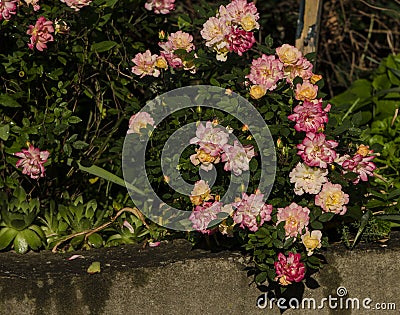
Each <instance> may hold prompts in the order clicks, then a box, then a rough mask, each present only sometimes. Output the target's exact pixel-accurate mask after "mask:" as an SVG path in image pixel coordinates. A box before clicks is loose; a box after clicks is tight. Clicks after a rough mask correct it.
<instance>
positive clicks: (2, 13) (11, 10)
mask: <svg viewBox="0 0 400 315" xmlns="http://www.w3.org/2000/svg"><path fill="white" fill-rule="evenodd" d="M17 3H18V1H17V0H0V21H1V20H9V19H11V16H12V15H14V14H16V13H17Z"/></svg>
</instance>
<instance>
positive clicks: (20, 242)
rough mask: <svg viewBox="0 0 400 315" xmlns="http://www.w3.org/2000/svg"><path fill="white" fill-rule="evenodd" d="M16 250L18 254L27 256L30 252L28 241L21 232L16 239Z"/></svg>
mask: <svg viewBox="0 0 400 315" xmlns="http://www.w3.org/2000/svg"><path fill="white" fill-rule="evenodd" d="M14 250H15V251H16V252H17V253H18V254H25V253H26V252H27V251H28V250H29V245H28V241H27V240H26V239H25V237H24V236H23V234H22V233H21V232H19V233H18V234H17V235H16V236H15V238H14Z"/></svg>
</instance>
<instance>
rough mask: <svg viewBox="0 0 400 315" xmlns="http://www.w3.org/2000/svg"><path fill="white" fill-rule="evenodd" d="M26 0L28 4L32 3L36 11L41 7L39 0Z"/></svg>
mask: <svg viewBox="0 0 400 315" xmlns="http://www.w3.org/2000/svg"><path fill="white" fill-rule="evenodd" d="M24 1H25V3H26V4H27V5H28V6H29V5H32V7H33V10H34V11H38V10H39V9H40V5H39V4H38V2H39V0H24Z"/></svg>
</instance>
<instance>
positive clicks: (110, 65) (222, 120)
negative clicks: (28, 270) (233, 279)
mask: <svg viewBox="0 0 400 315" xmlns="http://www.w3.org/2000/svg"><path fill="white" fill-rule="evenodd" d="M0 10H1V15H0V17H2V20H3V21H2V24H1V26H0V34H1V43H2V45H1V48H0V61H1V64H2V67H1V68H0V76H1V78H2V82H3V84H2V88H1V94H0V115H1V116H0V118H1V120H0V139H1V142H0V151H1V154H2V156H3V163H2V167H1V170H0V172H1V173H0V174H1V176H0V186H1V187H2V189H3V190H5V192H6V195H5V197H4V200H5V202H3V203H2V213H6V212H9V211H13V212H19V213H21V215H22V216H24V215H28V214H27V213H26V211H27V210H26V209H24V207H23V206H22V205H21V206H20V208H18V207H15V206H14V207H13V208H12V209H11V208H9V207H8V204H10V203H11V201H9V200H13V198H15V196H14V197H13V192H15V191H16V190H17V188H18V187H23V188H24V189H25V190H26V191H27V192H28V195H27V196H26V199H27V200H33V198H38V200H40V211H39V212H35V213H34V215H32V214H29V217H30V218H31V217H32V216H33V217H34V218H35V219H34V220H35V221H29V222H30V223H32V224H33V222H34V223H35V225H34V226H35V227H34V229H35V231H37V235H40V236H42V235H43V237H41V242H42V243H41V244H40V245H41V246H43V247H46V248H52V249H53V250H54V251H57V250H58V249H62V250H73V249H77V248H90V247H99V246H104V245H105V246H112V245H118V244H124V243H132V242H141V241H148V242H150V243H151V244H157V243H156V242H155V241H159V240H162V239H166V238H167V237H171V236H172V237H188V238H189V239H190V240H192V241H193V242H199V243H201V242H202V240H203V239H205V240H206V242H207V243H208V245H209V246H217V245H218V246H222V247H234V246H242V247H243V248H244V249H245V250H246V251H247V252H248V253H249V254H250V255H251V257H252V261H253V264H254V269H253V271H254V273H255V281H256V282H257V283H263V282H265V281H268V282H269V283H271V284H274V283H275V284H278V286H280V287H281V288H283V287H285V286H287V285H289V284H291V283H293V282H300V281H302V280H303V278H304V277H306V276H309V275H310V274H311V273H312V272H313V270H316V269H318V268H319V267H320V265H321V264H322V262H323V259H322V257H321V248H322V247H325V246H327V245H328V236H331V237H335V235H336V234H337V227H340V226H341V225H343V224H344V223H346V222H349V221H358V220H360V219H361V218H362V217H363V214H364V213H365V211H366V204H367V202H368V187H369V182H368V180H369V179H370V178H371V177H372V176H374V169H375V165H374V162H373V159H374V157H375V154H374V152H373V151H372V150H370V149H369V148H368V146H366V145H365V144H364V143H362V142H361V140H360V134H361V130H360V128H359V126H360V124H359V123H360V122H359V121H358V120H357V119H356V118H354V117H345V118H346V119H342V120H340V119H338V118H337V116H333V117H332V118H331V116H330V112H331V105H330V104H328V103H327V102H326V101H324V96H325V95H324V93H323V92H322V91H323V85H324V82H323V78H322V77H321V76H319V75H318V74H316V73H314V71H313V62H314V61H315V60H313V59H312V57H313V56H303V55H302V53H301V52H300V51H299V50H298V49H296V48H295V47H293V46H291V45H289V44H287V43H286V44H282V45H280V46H279V47H276V48H273V47H272V44H273V43H272V38H271V36H268V35H267V34H266V33H268V29H267V28H266V27H265V25H266V24H262V23H266V22H263V21H262V20H261V18H260V12H259V10H258V8H257V7H256V5H255V4H254V3H251V2H247V0H233V1H231V2H229V3H224V4H223V5H216V4H213V3H207V2H205V1H203V2H201V4H196V3H194V2H193V3H192V2H191V1H186V2H184V3H183V2H180V1H171V0H157V1H153V0H151V1H150V0H148V1H136V0H126V1H116V0H95V1H60V2H57V1H55V2H54V3H53V4H52V5H49V4H47V2H43V3H41V2H40V1H36V2H32V1H25V2H20V3H18V4H17V2H16V1H0ZM184 12H189V13H184ZM187 85H212V86H218V87H220V88H222V89H225V94H226V97H227V99H229V97H230V95H231V94H232V93H233V92H235V93H237V94H239V95H241V96H243V97H245V98H246V99H247V100H249V101H250V102H251V103H252V104H253V106H254V107H255V108H256V109H257V111H258V112H259V113H260V115H261V116H262V118H263V119H264V121H265V122H266V123H267V124H268V126H269V130H270V133H271V135H272V137H273V140H274V143H275V148H270V149H269V150H267V151H268V152H259V147H258V146H257V143H256V141H255V139H254V135H253V134H252V133H251V132H250V131H249V128H248V126H246V125H245V124H243V123H242V122H241V121H240V120H239V119H237V118H235V117H233V116H232V115H229V114H227V113H226V112H224V111H220V110H216V109H213V108H203V107H200V106H199V107H194V108H191V109H185V110H180V111H177V112H175V113H173V114H172V115H170V116H169V117H168V118H167V119H165V120H164V121H162V122H161V123H160V124H158V125H155V121H154V119H153V118H152V117H151V114H150V113H147V112H143V111H140V110H141V108H142V107H143V106H144V105H145V104H146V102H147V101H149V100H152V99H153V98H154V97H156V96H158V95H161V94H162V93H165V92H168V91H171V90H173V89H176V88H179V87H183V86H187ZM199 97H201V95H199ZM226 106H227V109H228V107H229V106H232V103H229V102H228V103H227V105H226ZM159 110H160V111H162V107H160V109H159ZM190 122H198V125H197V131H196V132H195V133H194V134H193V135H191V140H190V141H189V142H188V143H187V149H185V150H184V151H183V153H182V155H181V156H180V158H179V165H178V166H179V167H178V168H179V172H180V174H181V176H182V178H183V179H184V180H185V181H187V182H189V183H191V184H192V185H193V187H194V188H193V191H192V193H191V194H190V195H182V194H180V193H178V192H176V191H174V189H172V188H171V187H170V186H169V185H168V184H169V183H170V182H171V181H174V178H169V177H168V176H165V175H164V174H163V171H162V167H161V162H160V160H161V152H162V149H163V146H164V145H165V143H166V141H167V139H168V138H169V136H170V135H171V134H172V133H173V131H174V130H177V129H179V128H180V127H182V126H184V125H185V124H188V123H190ZM204 122H205V123H204ZM147 134H149V135H150V138H151V143H150V145H149V146H148V147H147V148H145V150H146V167H147V168H146V170H147V175H148V180H149V181H150V183H151V185H152V187H153V188H154V190H155V191H156V192H157V194H158V195H159V196H161V198H162V199H163V201H164V202H165V203H166V204H169V205H171V206H174V207H177V208H179V209H182V210H187V211H189V212H190V213H191V214H190V217H189V218H190V225H191V227H192V228H193V229H195V230H197V231H198V232H191V233H178V232H174V231H170V230H167V229H165V228H162V226H159V225H157V224H156V223H158V224H160V225H162V223H163V222H156V223H154V222H151V223H150V222H148V221H146V220H145V218H144V217H143V215H142V214H141V213H140V212H139V211H138V210H137V209H136V208H134V206H135V205H134V204H133V202H132V200H130V198H129V194H128V193H127V192H126V189H124V188H125V187H121V186H125V183H124V181H123V180H122V179H121V178H122V168H121V158H122V156H121V155H122V148H123V142H124V139H125V136H127V135H128V136H130V137H137V138H138V139H140V137H141V136H143V135H147ZM138 143H140V141H139V142H138ZM26 147H28V149H26ZM261 153H262V154H266V155H268V156H269V157H270V158H271V159H272V161H274V163H276V165H277V169H276V177H275V182H274V183H273V187H272V189H271V192H270V194H269V197H268V199H267V202H264V195H265V194H266V192H265V191H260V190H259V189H258V186H259V180H260V176H261V175H260V174H261V171H260V169H261V167H262V165H260V164H261V160H260V154H261ZM200 169H201V170H202V171H204V172H208V171H211V170H212V169H215V170H216V172H217V178H216V181H215V183H214V185H212V187H210V186H209V183H207V182H206V181H204V180H202V179H201V177H200V175H199V170H200ZM243 174H249V175H250V176H249V178H250V181H249V184H248V187H244V188H243V189H242V191H240V193H238V195H237V196H235V197H236V199H235V201H234V202H232V203H228V204H223V203H222V202H221V197H222V196H223V195H224V192H225V191H226V188H227V187H228V185H229V181H230V180H232V181H235V180H236V178H240V177H239V176H240V175H243ZM272 176H273V175H272ZM237 184H238V186H239V187H240V184H241V183H240V182H238V183H237ZM133 188H135V187H133ZM133 188H132V187H130V189H133ZM135 189H137V190H140V187H136V188H135ZM24 196H25V195H24ZM24 198H25V197H24ZM35 200H36V199H35ZM84 200H85V201H86V202H84ZM22 203H23V202H22ZM13 204H14V203H13ZM35 211H36V210H35ZM28 212H29V211H28ZM2 218H4V215H2ZM10 224H11V223H8V221H7V222H6V220H4V219H3V220H2V226H3V228H2V229H1V230H0V249H11V248H14V249H18V251H20V252H25V251H26V250H28V248H23V249H21V246H19V244H18V241H16V242H17V243H16V242H15V241H14V243H12V240H13V239H14V238H13V237H12V236H13V235H11V234H9V233H10V232H9V231H14V230H15V229H17V227H14V226H13V227H10V226H9V225H10ZM28 226H29V224H28ZM24 228H26V226H25V227H24ZM3 231H4V232H3ZM11 233H14V232H11ZM6 234H7V235H6ZM4 236H6V237H4ZM14 236H15V235H14ZM25 236H26V241H27V242H28V244H29V245H30V248H33V249H38V248H40V247H41V246H38V237H35V238H33V239H31V238H30V236H29V235H28V234H27V235H25ZM20 249H21V250H20Z"/></svg>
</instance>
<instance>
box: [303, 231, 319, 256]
mask: <svg viewBox="0 0 400 315" xmlns="http://www.w3.org/2000/svg"><path fill="white" fill-rule="evenodd" d="M321 238H322V232H321V231H319V230H314V231H311V232H306V234H304V235H302V236H301V240H302V242H303V245H304V246H305V248H306V249H307V256H311V255H312V254H313V253H314V250H316V249H317V248H321V246H322V245H321Z"/></svg>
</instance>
